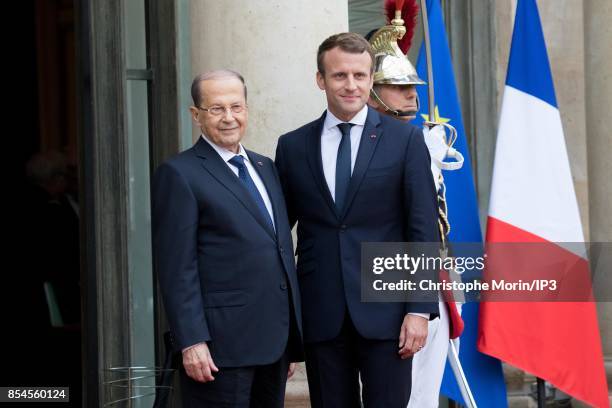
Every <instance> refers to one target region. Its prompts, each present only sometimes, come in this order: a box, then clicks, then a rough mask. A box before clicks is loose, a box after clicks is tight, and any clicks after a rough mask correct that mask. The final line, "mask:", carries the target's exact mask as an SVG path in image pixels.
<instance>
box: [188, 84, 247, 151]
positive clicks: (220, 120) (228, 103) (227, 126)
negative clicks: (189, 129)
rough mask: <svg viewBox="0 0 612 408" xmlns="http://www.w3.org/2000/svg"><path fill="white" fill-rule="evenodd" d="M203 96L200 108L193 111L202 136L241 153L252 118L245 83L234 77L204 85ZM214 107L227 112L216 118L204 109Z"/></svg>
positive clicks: (202, 87) (201, 87)
mask: <svg viewBox="0 0 612 408" xmlns="http://www.w3.org/2000/svg"><path fill="white" fill-rule="evenodd" d="M200 95H201V101H200V106H199V107H196V106H192V107H191V109H190V110H191V114H192V116H193V119H194V120H195V121H196V122H197V123H198V125H199V126H200V129H201V130H202V133H204V135H205V136H206V137H208V139H210V141H212V142H213V143H214V144H216V145H217V146H220V147H223V148H225V149H227V150H230V151H233V152H235V153H238V151H239V144H240V140H242V138H243V137H244V134H245V132H246V128H247V120H248V117H249V115H248V110H247V106H246V99H245V95H244V86H243V84H242V82H240V80H239V79H237V78H233V77H227V78H218V79H209V80H206V81H202V82H201V83H200ZM214 107H220V108H223V109H224V110H223V113H221V114H218V115H215V114H214V113H212V112H211V111H204V110H202V109H201V108H206V109H210V108H214ZM199 108H200V109H199ZM240 108H242V109H240ZM240 110H241V111H240ZM213 111H214V109H213ZM234 111H240V112H238V113H235V112H234Z"/></svg>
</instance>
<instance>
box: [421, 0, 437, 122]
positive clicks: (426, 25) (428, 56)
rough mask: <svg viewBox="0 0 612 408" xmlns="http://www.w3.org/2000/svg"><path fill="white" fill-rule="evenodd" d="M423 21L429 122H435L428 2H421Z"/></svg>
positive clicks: (423, 0) (422, 0)
mask: <svg viewBox="0 0 612 408" xmlns="http://www.w3.org/2000/svg"><path fill="white" fill-rule="evenodd" d="M421 20H422V22H423V41H424V42H425V59H426V60H427V95H428V99H429V106H428V109H429V122H435V120H436V118H435V117H434V114H435V107H436V103H435V100H434V77H433V65H432V62H431V42H430V40H429V18H428V13H427V1H426V0H421Z"/></svg>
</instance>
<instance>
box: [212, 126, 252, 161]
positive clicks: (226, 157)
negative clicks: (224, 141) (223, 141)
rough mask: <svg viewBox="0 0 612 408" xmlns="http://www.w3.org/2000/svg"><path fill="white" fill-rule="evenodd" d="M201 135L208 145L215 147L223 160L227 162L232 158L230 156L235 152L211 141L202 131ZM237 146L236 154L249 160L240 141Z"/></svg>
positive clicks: (234, 154)
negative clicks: (238, 148)
mask: <svg viewBox="0 0 612 408" xmlns="http://www.w3.org/2000/svg"><path fill="white" fill-rule="evenodd" d="M201 136H202V139H204V140H206V142H207V143H208V144H209V145H211V146H212V148H213V149H215V151H216V152H217V153H218V154H219V156H221V158H222V159H223V161H224V162H229V161H230V160H231V159H232V157H234V156H236V153H234V152H232V151H230V150H227V149H225V148H223V147H221V146H218V145H216V144H215V143H213V142H212V141H211V140H210V139H209V138H208V137H207V136H206V135H204V133H202V134H201ZM239 146H240V150H239V151H238V154H239V155H240V156H242V157H243V158H244V160H246V161H250V160H249V156H248V155H247V154H246V150H245V149H244V146H242V143H240V144H239Z"/></svg>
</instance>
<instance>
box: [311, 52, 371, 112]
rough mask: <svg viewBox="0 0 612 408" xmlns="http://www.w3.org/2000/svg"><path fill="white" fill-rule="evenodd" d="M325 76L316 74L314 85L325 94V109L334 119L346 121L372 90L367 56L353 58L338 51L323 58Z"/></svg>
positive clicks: (365, 53) (351, 54)
mask: <svg viewBox="0 0 612 408" xmlns="http://www.w3.org/2000/svg"><path fill="white" fill-rule="evenodd" d="M323 66H324V67H325V74H324V75H322V74H321V73H320V72H317V84H318V85H319V88H321V89H322V90H324V91H325V95H326V97H327V107H328V108H329V110H330V112H331V113H333V114H334V115H335V116H336V117H337V118H338V119H340V120H343V121H349V120H351V119H352V118H353V116H355V115H356V114H357V112H359V111H360V110H361V109H362V108H363V107H364V105H365V104H366V102H367V101H368V97H369V95H370V89H371V88H372V74H371V72H370V70H371V67H372V58H371V57H370V54H368V53H367V52H363V53H361V54H353V53H349V52H345V51H342V50H341V49H340V48H339V47H335V48H332V49H331V50H329V51H326V52H325V54H324V55H323Z"/></svg>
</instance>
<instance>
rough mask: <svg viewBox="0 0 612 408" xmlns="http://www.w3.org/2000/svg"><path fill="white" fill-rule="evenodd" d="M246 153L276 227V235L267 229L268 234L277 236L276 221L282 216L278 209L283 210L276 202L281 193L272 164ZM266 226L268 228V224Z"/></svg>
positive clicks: (256, 155) (277, 225) (258, 156)
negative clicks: (266, 194) (264, 192)
mask: <svg viewBox="0 0 612 408" xmlns="http://www.w3.org/2000/svg"><path fill="white" fill-rule="evenodd" d="M246 152H247V156H249V160H250V161H251V164H252V165H253V167H254V168H255V171H256V172H257V174H258V175H259V178H260V179H261V181H262V182H263V184H264V186H265V188H266V191H267V192H268V197H269V198H270V203H272V213H273V216H274V225H275V227H276V233H275V232H274V231H273V230H272V229H271V228H268V229H269V231H268V232H271V233H272V234H273V235H274V234H276V235H278V228H279V222H278V220H279V217H281V216H283V215H282V214H281V212H280V209H281V208H283V206H282V205H281V203H279V201H278V199H279V197H280V196H279V194H282V192H281V191H280V189H279V187H280V186H279V185H278V182H277V181H276V177H275V176H274V170H273V169H272V167H271V166H272V165H273V164H272V163H271V162H270V161H268V160H262V159H263V157H261V156H260V155H258V154H256V153H254V152H251V151H249V150H247V151H246ZM284 217H287V215H284ZM266 224H267V226H268V227H269V224H268V223H266Z"/></svg>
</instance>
